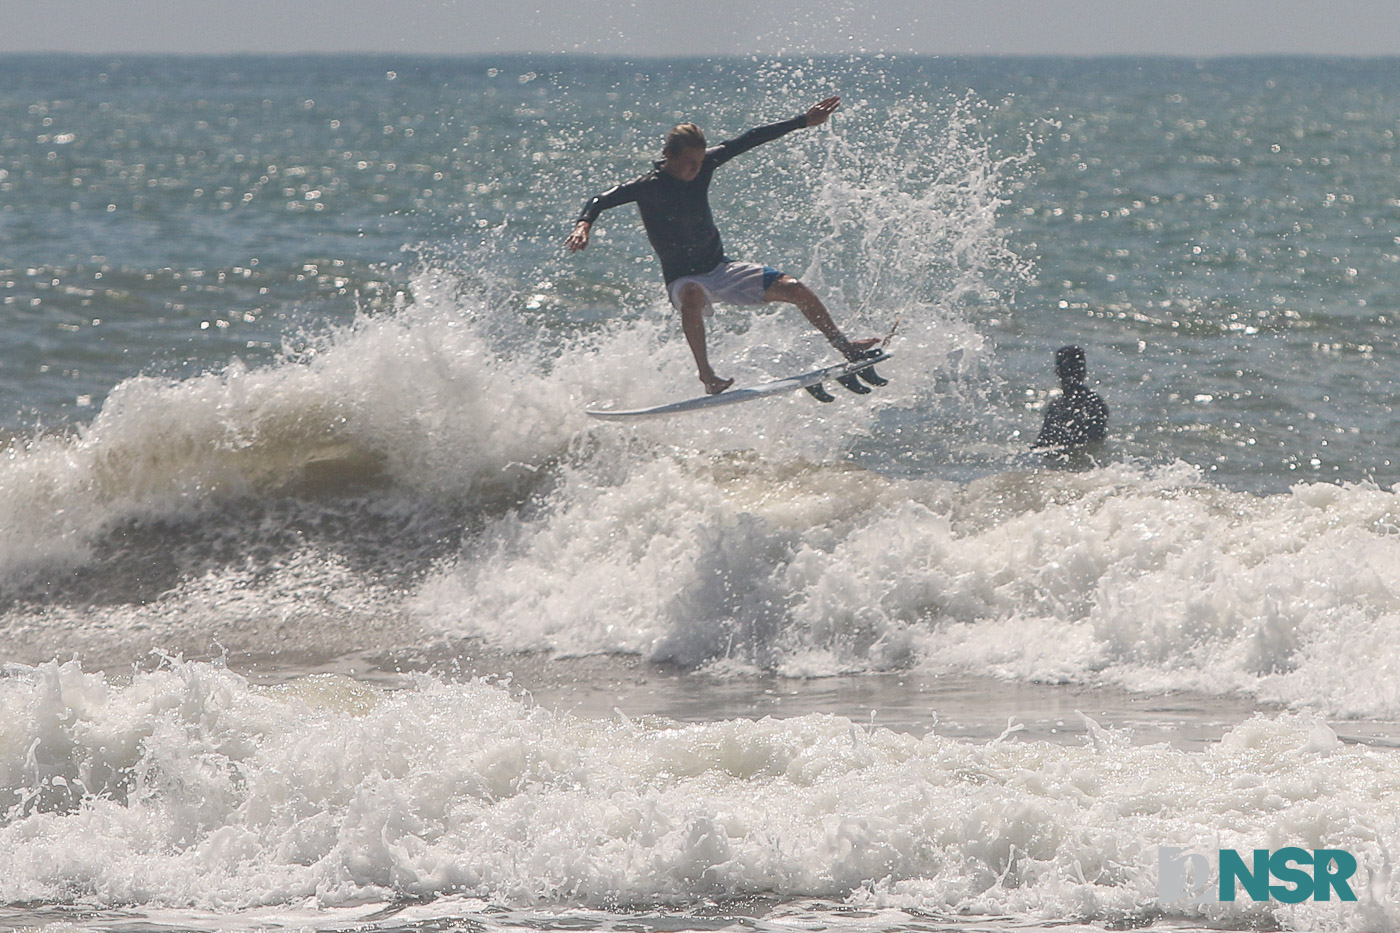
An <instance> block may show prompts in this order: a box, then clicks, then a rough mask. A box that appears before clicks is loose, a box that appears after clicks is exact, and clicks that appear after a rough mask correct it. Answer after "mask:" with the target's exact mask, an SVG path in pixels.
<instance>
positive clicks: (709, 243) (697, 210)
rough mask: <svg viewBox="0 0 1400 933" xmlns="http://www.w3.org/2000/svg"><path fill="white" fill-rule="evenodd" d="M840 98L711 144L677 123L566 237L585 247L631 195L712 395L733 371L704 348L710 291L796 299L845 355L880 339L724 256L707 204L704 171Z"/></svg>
mask: <svg viewBox="0 0 1400 933" xmlns="http://www.w3.org/2000/svg"><path fill="white" fill-rule="evenodd" d="M840 105H841V98H839V97H829V98H827V99H826V100H824V101H822V102H820V103H818V104H815V105H813V106H812V107H811V108H809V109H808V110H807V111H806V112H805V113H802V114H798V115H797V116H795V117H793V118H791V119H789V120H782V121H779V122H778V123H769V124H767V125H766V126H759V127H755V128H754V129H751V130H749V131H748V132H747V133H744V134H743V135H742V136H738V137H736V138H734V139H729V140H725V141H724V142H722V143H720V144H719V145H718V146H713V147H707V146H706V143H705V134H704V132H703V131H702V130H701V129H700V127H698V126H696V125H695V124H693V123H682V124H680V125H679V126H677V127H676V128H675V129H673V130H671V132H670V134H669V135H668V136H667V137H666V145H665V148H664V149H663V150H662V153H661V154H662V159H661V161H659V162H657V163H655V167H654V168H653V169H652V170H651V171H650V172H648V173H647V174H645V175H643V176H642V177H640V178H638V179H636V180H634V181H629V182H627V183H626V184H623V185H618V186H617V187H615V188H610V189H609V190H607V191H605V192H603V193H602V194H600V195H598V196H596V197H594V198H592V199H591V200H589V202H588V203H587V204H585V205H584V208H583V211H582V212H581V213H580V214H579V216H578V221H577V222H576V223H575V224H574V230H573V233H571V234H570V235H569V238H568V239H567V240H565V241H564V245H565V246H567V247H568V248H569V249H570V250H573V251H578V250H581V249H585V248H587V246H588V239H589V231H590V230H591V229H592V227H593V222H594V221H595V220H597V219H598V215H599V214H601V213H602V212H603V211H605V210H607V209H608V208H610V207H618V206H619V205H622V204H631V203H633V202H635V203H636V205H637V207H638V209H639V210H640V212H641V215H642V225H643V227H645V228H646V232H647V239H649V240H650V241H651V245H652V248H653V249H654V250H656V255H657V258H658V259H660V260H661V274H662V275H663V276H664V277H665V280H666V290H667V292H668V293H669V294H670V296H671V304H672V305H674V306H675V307H677V308H679V309H680V312H681V329H682V330H683V331H684V333H685V338H686V342H687V343H688V344H689V345H690V351H691V352H692V353H693V354H694V355H695V365H696V367H697V368H698V369H699V370H700V381H701V382H703V383H704V384H705V391H707V392H709V393H710V394H711V395H714V394H716V393H719V392H723V391H724V390H725V389H727V388H729V387H730V386H731V385H733V384H734V380H733V379H722V378H720V377H719V376H717V375H715V371H714V370H713V369H712V368H711V367H710V362H709V357H708V354H707V352H706V349H705V315H707V314H710V313H711V306H710V304H711V301H712V299H719V300H722V301H727V302H729V303H731V304H742V305H755V304H762V303H763V302H768V301H785V302H788V303H790V304H794V305H796V306H797V307H798V309H799V310H801V311H802V313H803V315H805V316H806V318H807V320H809V321H811V322H812V324H813V325H815V326H816V328H817V329H818V330H819V331H821V332H822V335H823V336H825V337H826V339H827V340H828V341H830V343H831V345H832V346H833V347H835V348H836V349H837V350H839V351H840V352H841V353H842V354H843V355H844V356H845V357H846V358H847V359H849V360H857V359H860V358H861V357H862V356H863V355H864V354H865V353H866V352H868V351H869V350H870V348H871V347H873V346H874V345H875V344H876V343H878V342H879V340H878V338H870V339H867V340H849V339H847V338H846V336H845V335H844V334H842V333H841V330H840V328H838V327H837V326H836V323H835V322H834V321H832V319H831V314H830V313H829V312H828V311H827V310H826V306H825V305H823V304H822V302H821V299H820V298H818V297H817V296H816V294H815V293H813V292H812V290H811V289H810V288H808V287H807V286H806V285H803V284H802V283H801V282H799V281H798V280H797V279H795V278H793V277H792V276H790V275H787V274H785V273H783V272H779V271H778V270H777V269H773V268H771V267H768V266H760V265H757V264H755V263H748V262H734V261H732V260H730V259H729V258H728V257H726V256H725V255H724V245H723V243H722V242H721V241H720V236H719V228H717V227H716V226H715V218H714V214H713V213H712V212H711V210H710V196H709V192H710V179H711V178H712V177H713V176H714V171H715V169H717V168H719V167H720V166H721V165H723V164H724V163H726V162H728V161H729V160H730V159H732V158H734V157H735V156H736V155H739V154H740V153H742V152H747V151H748V150H750V149H752V148H754V147H755V146H759V145H762V144H763V143H766V142H771V141H773V140H775V139H777V138H779V137H780V136H785V135H787V134H788V133H791V132H792V131H793V130H796V129H801V128H802V127H808V126H819V125H821V124H822V123H825V122H826V120H827V118H828V117H830V116H831V114H832V113H833V112H834V111H835V110H836V108H837V107H839V106H840Z"/></svg>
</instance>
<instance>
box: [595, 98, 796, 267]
mask: <svg viewBox="0 0 1400 933" xmlns="http://www.w3.org/2000/svg"><path fill="white" fill-rule="evenodd" d="M806 125H807V117H806V114H799V115H797V116H795V117H793V118H792V119H790V120H782V121H780V122H778V123H769V124H767V125H766V126H757V127H754V128H753V129H751V130H749V131H748V132H747V133H744V134H743V135H742V136H738V137H735V138H734V139H729V140H725V141H724V142H722V143H720V144H719V145H718V146H713V147H711V148H709V149H706V150H705V161H704V162H703V163H702V164H701V167H700V174H698V175H696V176H695V178H694V179H693V180H691V181H681V180H680V179H679V178H676V177H675V176H674V175H670V174H667V173H666V172H663V171H662V170H661V163H660V162H657V163H656V167H655V168H653V169H652V170H651V171H650V172H648V173H647V174H645V175H643V176H642V177H641V178H638V179H636V180H634V181H629V182H627V183H626V184H623V185H618V186H617V187H615V188H611V189H609V190H607V191H604V192H603V193H602V194H600V195H598V196H596V197H594V198H593V199H592V200H590V201H589V202H588V203H587V204H585V205H584V207H583V212H582V213H580V214H579V216H578V219H579V220H586V221H588V222H589V223H592V222H593V221H595V220H597V219H598V215H599V214H601V213H602V212H603V211H605V210H607V209H608V208H610V207H617V206H618V205H620V204H630V203H632V202H633V201H635V202H636V203H637V209H638V210H639V211H640V212H641V215H642V226H643V227H645V228H646V231H647V239H648V240H650V241H651V247H652V249H654V250H656V256H657V258H658V259H660V260H661V274H662V275H663V276H665V278H666V284H667V285H670V284H671V283H672V282H674V281H675V280H676V279H678V278H681V277H682V276H686V275H700V274H703V273H706V272H709V271H710V270H711V269H713V268H715V266H718V265H719V264H720V263H722V262H725V256H724V244H723V243H722V242H720V238H719V228H718V227H716V226H715V217H714V214H713V213H711V211H710V179H711V177H713V175H714V173H715V169H717V168H719V167H720V166H721V165H723V164H724V163H726V162H728V161H729V160H730V159H732V158H734V157H735V156H736V155H738V154H739V153H741V152H747V151H748V150H750V149H752V148H753V147H755V146H760V145H762V144H763V143H766V142H772V141H773V140H775V139H777V138H778V137H780V136H786V135H787V134H788V133H791V132H792V131H793V130H796V129H801V128H802V127H805V126H806Z"/></svg>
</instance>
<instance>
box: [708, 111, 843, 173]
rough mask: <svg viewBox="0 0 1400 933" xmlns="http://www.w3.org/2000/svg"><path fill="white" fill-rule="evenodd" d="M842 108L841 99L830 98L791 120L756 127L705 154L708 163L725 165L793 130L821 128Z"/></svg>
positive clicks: (727, 140)
mask: <svg viewBox="0 0 1400 933" xmlns="http://www.w3.org/2000/svg"><path fill="white" fill-rule="evenodd" d="M840 106H841V98H839V97H828V98H827V99H826V100H823V101H819V102H817V103H815V104H813V105H812V106H811V107H808V108H807V110H806V111H805V112H803V113H800V114H798V115H797V116H795V117H792V118H791V119H789V120H779V121H778V122H777V123H768V124H766V125H764V126H756V127H754V128H753V129H751V130H749V131H748V132H747V133H744V134H743V135H740V136H736V137H734V138H733V139H726V140H725V141H724V142H722V143H720V144H719V145H718V146H715V147H713V148H711V149H710V150H708V151H707V152H706V153H705V158H706V161H707V162H709V163H711V164H713V165H723V164H724V163H725V162H728V161H729V160H730V159H732V158H734V157H735V156H736V155H739V154H740V153H742V152H748V151H749V150H750V149H752V148H754V147H755V146H761V145H763V144H764V143H767V142H772V141H773V140H775V139H778V138H780V137H783V136H786V135H787V134H788V133H791V132H792V131H793V130H800V129H802V128H803V127H810V126H820V125H821V124H823V123H825V122H826V121H827V118H829V117H830V116H831V115H832V113H834V112H835V111H836V108H837V107H840Z"/></svg>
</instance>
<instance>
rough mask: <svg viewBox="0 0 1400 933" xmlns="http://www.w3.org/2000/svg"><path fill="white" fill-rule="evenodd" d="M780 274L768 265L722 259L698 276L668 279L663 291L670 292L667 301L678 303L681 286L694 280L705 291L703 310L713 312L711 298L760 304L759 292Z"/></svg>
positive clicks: (779, 276)
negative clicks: (665, 289) (669, 282)
mask: <svg viewBox="0 0 1400 933" xmlns="http://www.w3.org/2000/svg"><path fill="white" fill-rule="evenodd" d="M782 275H783V273H781V272H779V271H778V270H777V269H774V268H773V267H772V266H760V265H759V264H758V263H756V262H722V263H720V264H719V265H717V266H715V267H714V268H713V269H711V270H710V271H709V272H706V273H704V274H702V275H683V276H681V277H680V278H678V279H676V280H675V281H674V282H672V283H671V284H670V285H669V286H668V288H667V290H668V291H669V292H670V294H671V304H672V306H673V307H675V308H677V309H679V308H680V306H681V289H682V288H683V287H684V286H685V285H687V284H688V283H690V282H694V283H695V284H696V285H699V286H700V287H701V288H703V289H704V290H705V313H706V314H714V307H713V305H712V304H711V303H712V302H714V301H723V302H727V303H728V304H732V305H761V304H763V294H764V292H766V291H768V288H769V286H771V285H772V284H773V283H774V282H776V281H778V279H779V278H781V277H782Z"/></svg>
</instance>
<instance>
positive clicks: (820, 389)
mask: <svg viewBox="0 0 1400 933" xmlns="http://www.w3.org/2000/svg"><path fill="white" fill-rule="evenodd" d="M804 388H805V389H806V390H807V391H808V392H810V393H811V394H812V398H814V399H816V400H817V401H819V402H834V401H836V396H834V395H832V394H831V393H830V392H828V391H826V386H824V385H822V384H821V383H820V382H818V383H817V384H816V385H814V386H804Z"/></svg>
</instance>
